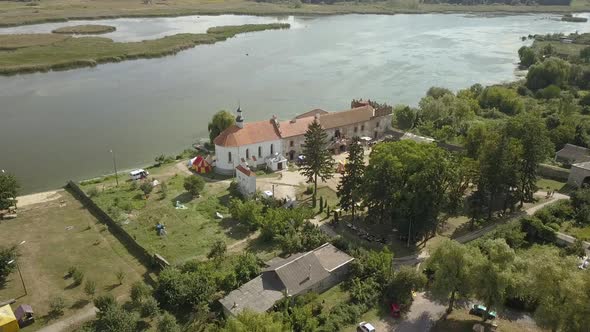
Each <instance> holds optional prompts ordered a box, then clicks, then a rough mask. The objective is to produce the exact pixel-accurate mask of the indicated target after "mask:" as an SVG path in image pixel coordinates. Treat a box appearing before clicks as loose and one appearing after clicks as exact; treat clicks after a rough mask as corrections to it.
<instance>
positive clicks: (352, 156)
mask: <svg viewBox="0 0 590 332" xmlns="http://www.w3.org/2000/svg"><path fill="white" fill-rule="evenodd" d="M364 173H365V161H364V149H363V146H362V145H361V142H360V139H359V138H358V137H354V138H353V139H352V143H351V144H350V146H349V150H348V158H347V162H346V165H344V174H343V175H342V178H341V179H340V183H339V184H338V198H340V207H341V208H342V209H344V211H349V210H350V211H351V212H352V219H353V220H354V217H355V214H354V212H355V210H356V205H357V203H359V202H360V201H361V197H362V192H361V190H362V186H363V176H364Z"/></svg>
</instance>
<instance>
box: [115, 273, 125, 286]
mask: <svg viewBox="0 0 590 332" xmlns="http://www.w3.org/2000/svg"><path fill="white" fill-rule="evenodd" d="M115 277H116V278H117V281H118V282H119V285H122V284H123V280H125V272H123V271H122V270H119V271H117V272H115Z"/></svg>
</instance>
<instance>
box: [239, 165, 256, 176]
mask: <svg viewBox="0 0 590 332" xmlns="http://www.w3.org/2000/svg"><path fill="white" fill-rule="evenodd" d="M236 169H237V170H238V171H240V172H242V173H244V174H246V175H248V176H256V173H254V172H252V171H251V170H250V169H248V168H246V167H244V166H242V165H238V167H236Z"/></svg>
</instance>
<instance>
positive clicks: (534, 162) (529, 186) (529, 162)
mask: <svg viewBox="0 0 590 332" xmlns="http://www.w3.org/2000/svg"><path fill="white" fill-rule="evenodd" d="M506 130H507V134H508V135H509V136H510V137H513V138H516V139H518V140H519V142H520V145H521V146H522V149H521V152H522V154H521V158H520V159H521V160H520V167H519V173H520V179H519V181H518V183H519V191H520V195H519V196H520V206H522V205H523V204H524V202H532V201H533V194H534V193H535V192H536V191H537V169H538V167H539V164H540V163H541V162H543V161H545V160H546V159H547V158H548V157H549V156H550V155H551V154H552V153H553V144H552V143H551V140H550V139H549V135H548V132H547V128H546V127H545V123H544V121H543V119H541V117H539V116H535V115H533V114H531V113H522V114H519V115H518V116H516V117H513V118H511V119H510V120H509V121H508V125H507V126H506Z"/></svg>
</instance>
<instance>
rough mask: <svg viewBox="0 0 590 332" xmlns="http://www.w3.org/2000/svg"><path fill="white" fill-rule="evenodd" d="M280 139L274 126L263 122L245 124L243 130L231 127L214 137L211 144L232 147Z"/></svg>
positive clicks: (269, 122) (269, 121)
mask: <svg viewBox="0 0 590 332" xmlns="http://www.w3.org/2000/svg"><path fill="white" fill-rule="evenodd" d="M280 139H281V136H280V135H279V133H278V132H277V130H276V128H275V125H274V124H273V123H272V122H271V120H265V121H257V122H246V123H244V128H240V127H238V126H236V125H232V126H231V127H229V128H227V129H226V130H224V131H223V132H221V134H219V136H217V137H215V140H213V143H215V145H219V146H224V147H233V146H241V145H248V144H255V143H260V142H267V141H275V140H280Z"/></svg>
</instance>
